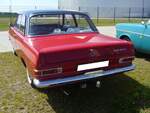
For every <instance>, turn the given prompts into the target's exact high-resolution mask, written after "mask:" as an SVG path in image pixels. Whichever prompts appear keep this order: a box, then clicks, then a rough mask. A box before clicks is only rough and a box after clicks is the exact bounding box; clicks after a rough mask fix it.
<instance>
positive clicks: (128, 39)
mask: <svg viewBox="0 0 150 113" xmlns="http://www.w3.org/2000/svg"><path fill="white" fill-rule="evenodd" d="M120 39H122V40H126V41H129V42H131V40H130V38H129V37H127V36H124V37H122V38H120Z"/></svg>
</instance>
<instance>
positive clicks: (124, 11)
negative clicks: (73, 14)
mask: <svg viewBox="0 0 150 113" xmlns="http://www.w3.org/2000/svg"><path fill="white" fill-rule="evenodd" d="M78 11H82V12H86V13H88V14H89V15H90V17H91V18H92V19H93V20H94V22H95V23H96V24H98V25H99V24H102V25H103V24H104V25H105V24H106V25H107V24H109V23H111V24H116V23H122V22H140V21H142V20H147V19H149V17H150V8H138V7H132V8H122V7H78Z"/></svg>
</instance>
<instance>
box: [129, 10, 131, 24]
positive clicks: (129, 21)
mask: <svg viewBox="0 0 150 113" xmlns="http://www.w3.org/2000/svg"><path fill="white" fill-rule="evenodd" d="M130 18H131V8H129V22H131V20H130Z"/></svg>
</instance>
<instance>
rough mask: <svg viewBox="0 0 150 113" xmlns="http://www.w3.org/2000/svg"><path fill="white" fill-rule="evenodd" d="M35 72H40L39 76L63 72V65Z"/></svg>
mask: <svg viewBox="0 0 150 113" xmlns="http://www.w3.org/2000/svg"><path fill="white" fill-rule="evenodd" d="M34 72H36V73H39V74H38V75H39V76H49V75H55V74H61V73H62V72H63V68H62V67H57V68H51V69H45V70H34Z"/></svg>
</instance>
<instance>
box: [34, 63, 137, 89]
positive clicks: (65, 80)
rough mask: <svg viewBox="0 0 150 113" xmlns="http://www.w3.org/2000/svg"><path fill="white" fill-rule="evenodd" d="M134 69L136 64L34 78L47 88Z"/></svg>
mask: <svg viewBox="0 0 150 113" xmlns="http://www.w3.org/2000/svg"><path fill="white" fill-rule="evenodd" d="M134 69H135V65H130V66H128V67H123V68H117V69H112V70H108V71H102V72H99V73H92V74H83V75H78V76H73V77H66V78H60V79H54V80H47V81H39V80H38V79H33V84H34V85H35V87H37V88H45V87H50V86H57V85H60V84H67V83H71V82H76V81H82V80H88V79H94V78H98V77H101V76H108V75H112V74H117V73H122V72H127V71H130V70H134Z"/></svg>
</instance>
